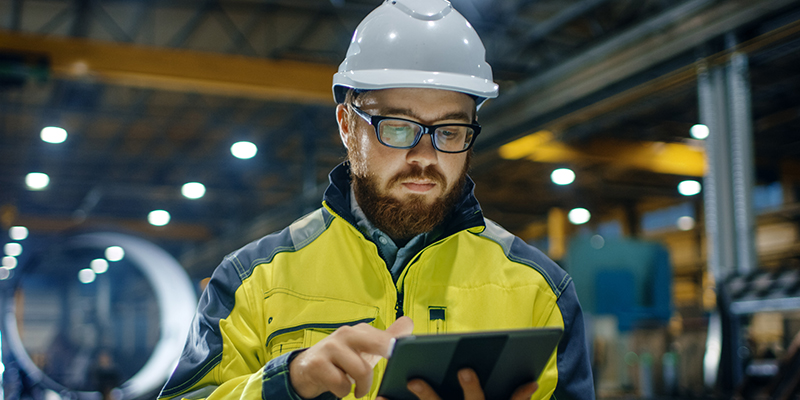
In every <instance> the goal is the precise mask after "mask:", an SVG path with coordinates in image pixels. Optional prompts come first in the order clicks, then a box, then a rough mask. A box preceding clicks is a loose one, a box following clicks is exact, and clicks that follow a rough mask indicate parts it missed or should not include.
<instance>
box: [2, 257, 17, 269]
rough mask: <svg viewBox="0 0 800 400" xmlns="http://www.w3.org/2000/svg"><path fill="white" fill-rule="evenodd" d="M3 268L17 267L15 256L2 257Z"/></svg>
mask: <svg viewBox="0 0 800 400" xmlns="http://www.w3.org/2000/svg"><path fill="white" fill-rule="evenodd" d="M3 268H8V269H14V268H17V257H14V256H5V257H3Z"/></svg>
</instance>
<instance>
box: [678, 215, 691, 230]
mask: <svg viewBox="0 0 800 400" xmlns="http://www.w3.org/2000/svg"><path fill="white" fill-rule="evenodd" d="M676 225H678V229H680V230H682V231H690V230H692V229H694V225H695V222H694V218H692V217H690V216H688V215H684V216H682V217H680V218H678V222H677V223H676Z"/></svg>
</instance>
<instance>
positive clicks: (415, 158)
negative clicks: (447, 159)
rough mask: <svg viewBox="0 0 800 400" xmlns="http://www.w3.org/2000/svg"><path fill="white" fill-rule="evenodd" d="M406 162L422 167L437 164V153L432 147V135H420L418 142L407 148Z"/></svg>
mask: <svg viewBox="0 0 800 400" xmlns="http://www.w3.org/2000/svg"><path fill="white" fill-rule="evenodd" d="M406 162H408V163H409V164H418V165H419V166H420V167H423V168H425V167H427V166H428V165H434V164H438V163H439V154H438V151H437V150H436V149H435V148H434V147H433V136H432V135H429V134H425V135H422V137H421V138H419V143H417V145H416V146H414V147H412V148H410V149H408V153H407V154H406Z"/></svg>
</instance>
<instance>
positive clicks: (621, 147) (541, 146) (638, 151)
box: [499, 131, 705, 177]
mask: <svg viewBox="0 0 800 400" xmlns="http://www.w3.org/2000/svg"><path fill="white" fill-rule="evenodd" d="M499 153H500V157H502V158H505V159H507V160H515V159H521V158H527V159H529V160H531V161H535V162H542V163H554V164H562V163H586V162H597V163H602V164H606V165H609V166H616V167H621V168H626V169H628V168H633V169H639V170H644V171H651V172H656V173H661V174H673V175H683V176H697V177H701V176H703V174H704V172H705V160H704V151H703V150H702V149H701V148H698V147H695V146H691V145H686V144H681V143H660V142H632V141H622V140H598V141H595V142H593V143H590V144H589V145H587V146H581V147H573V146H569V145H567V144H565V143H563V142H559V141H557V140H555V139H554V135H553V133H551V132H548V131H540V132H537V133H534V134H532V135H528V136H525V137H523V138H521V139H517V140H515V141H513V142H511V143H508V144H506V145H503V146H502V147H500V150H499Z"/></svg>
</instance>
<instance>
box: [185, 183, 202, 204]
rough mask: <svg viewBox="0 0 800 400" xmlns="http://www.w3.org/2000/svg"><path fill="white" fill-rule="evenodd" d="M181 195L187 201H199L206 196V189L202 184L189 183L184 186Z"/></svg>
mask: <svg viewBox="0 0 800 400" xmlns="http://www.w3.org/2000/svg"><path fill="white" fill-rule="evenodd" d="M181 193H182V194H183V196H184V197H186V198H187V199H192V200H194V199H199V198H201V197H203V196H204V195H205V194H206V187H205V186H204V185H203V184H202V183H200V182H189V183H185V184H184V185H183V187H182V188H181Z"/></svg>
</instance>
